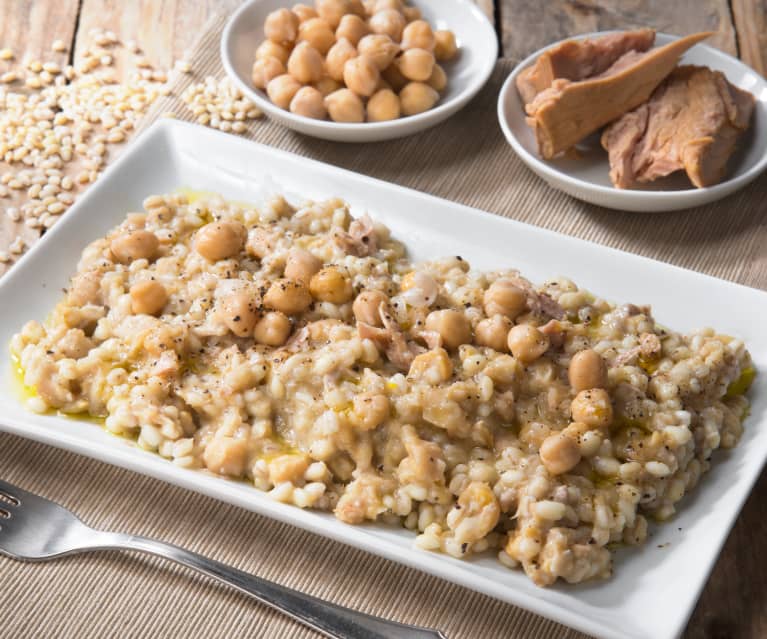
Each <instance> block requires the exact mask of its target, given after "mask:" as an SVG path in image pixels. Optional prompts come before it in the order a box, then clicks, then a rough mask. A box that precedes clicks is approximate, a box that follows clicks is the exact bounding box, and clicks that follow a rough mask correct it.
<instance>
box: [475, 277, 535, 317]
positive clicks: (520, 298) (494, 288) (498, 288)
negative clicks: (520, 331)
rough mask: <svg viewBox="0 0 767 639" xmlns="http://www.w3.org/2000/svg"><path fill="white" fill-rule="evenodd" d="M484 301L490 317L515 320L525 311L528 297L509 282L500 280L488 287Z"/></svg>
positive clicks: (486, 311) (486, 312)
mask: <svg viewBox="0 0 767 639" xmlns="http://www.w3.org/2000/svg"><path fill="white" fill-rule="evenodd" d="M482 301H483V306H484V309H485V314H486V315H487V316H488V317H492V316H493V315H505V316H506V317H508V318H509V319H510V320H514V319H516V318H517V317H518V316H519V315H520V313H522V311H524V310H525V306H527V295H526V294H525V292H524V291H523V290H522V289H521V288H519V287H518V286H515V285H514V284H512V283H511V282H510V281H509V280H504V279H500V280H496V281H495V282H493V283H492V284H491V285H490V286H489V287H488V289H487V290H486V291H485V295H484V297H483V300H482Z"/></svg>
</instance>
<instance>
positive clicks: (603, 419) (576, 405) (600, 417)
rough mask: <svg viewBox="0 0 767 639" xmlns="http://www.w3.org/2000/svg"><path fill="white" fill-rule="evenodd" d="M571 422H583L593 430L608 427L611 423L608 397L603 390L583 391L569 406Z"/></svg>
mask: <svg viewBox="0 0 767 639" xmlns="http://www.w3.org/2000/svg"><path fill="white" fill-rule="evenodd" d="M570 412H571V413H572V417H573V421H576V422H583V423H584V424H587V425H588V426H592V427H595V428H598V427H603V426H609V425H610V423H611V422H612V421H613V406H612V404H611V403H610V395H608V393H607V391H606V390H604V389H603V388H590V389H588V390H583V391H581V392H580V393H578V394H577V395H576V396H575V399H573V401H572V403H571V404H570Z"/></svg>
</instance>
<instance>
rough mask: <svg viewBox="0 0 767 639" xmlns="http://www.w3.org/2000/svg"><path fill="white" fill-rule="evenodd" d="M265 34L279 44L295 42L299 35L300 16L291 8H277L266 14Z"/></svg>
mask: <svg viewBox="0 0 767 639" xmlns="http://www.w3.org/2000/svg"><path fill="white" fill-rule="evenodd" d="M264 35H266V37H267V38H269V40H271V41H272V42H276V43H277V44H284V43H293V42H295V41H296V37H297V36H298V16H297V15H296V14H295V13H293V12H292V11H291V10H290V9H277V11H272V12H271V13H270V14H269V15H268V16H266V22H264Z"/></svg>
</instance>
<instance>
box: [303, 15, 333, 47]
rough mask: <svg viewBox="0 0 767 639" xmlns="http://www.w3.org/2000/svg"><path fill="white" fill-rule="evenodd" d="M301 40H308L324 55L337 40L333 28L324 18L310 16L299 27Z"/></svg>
mask: <svg viewBox="0 0 767 639" xmlns="http://www.w3.org/2000/svg"><path fill="white" fill-rule="evenodd" d="M298 40H299V42H308V43H309V44H311V45H312V46H313V47H314V48H315V49H317V51H319V52H320V53H321V54H322V55H326V54H327V52H328V51H329V50H330V47H332V46H333V44H334V43H335V41H336V35H335V33H333V29H331V28H330V25H329V24H328V23H327V22H325V21H324V20H323V19H322V18H310V19H309V20H307V21H306V22H302V23H301V24H300V25H299V27H298Z"/></svg>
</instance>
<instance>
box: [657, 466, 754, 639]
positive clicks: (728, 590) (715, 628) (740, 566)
mask: <svg viewBox="0 0 767 639" xmlns="http://www.w3.org/2000/svg"><path fill="white" fill-rule="evenodd" d="M704 481H706V480H705V479H704ZM765 494H767V472H763V473H762V476H761V478H760V479H759V481H758V482H757V484H756V486H754V490H753V491H752V492H751V497H750V498H749V499H748V501H747V502H746V505H745V507H744V508H743V511H742V512H741V513H740V516H739V517H738V520H737V522H736V523H735V527H734V528H733V529H732V533H730V536H729V538H728V539H727V543H726V544H725V546H724V549H723V551H722V554H721V555H720V556H719V560H718V561H717V562H716V566H715V567H714V571H713V572H712V573H711V578H710V579H709V581H708V583H707V584H706V588H705V589H704V590H703V594H702V595H701V597H700V600H699V601H698V605H697V606H696V608H695V612H694V613H693V615H692V618H691V619H690V623H689V625H688V626H687V630H686V632H685V633H684V638H685V639H714V638H722V639H724V638H725V637H727V638H728V639H749V638H753V639H756V637H767V609H765V605H764V602H765V598H767V570H765V567H766V566H767V563H766V562H765V560H764V558H763V557H760V555H759V554H758V547H759V545H760V544H761V543H762V541H763V540H764V539H767V504H765V501H764V495H765ZM668 525H670V526H673V525H674V524H673V522H671V523H669V524H668Z"/></svg>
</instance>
